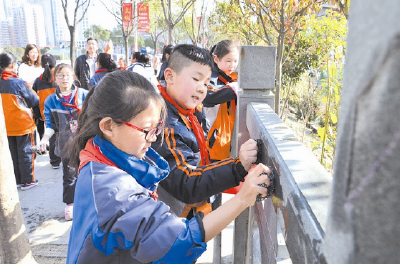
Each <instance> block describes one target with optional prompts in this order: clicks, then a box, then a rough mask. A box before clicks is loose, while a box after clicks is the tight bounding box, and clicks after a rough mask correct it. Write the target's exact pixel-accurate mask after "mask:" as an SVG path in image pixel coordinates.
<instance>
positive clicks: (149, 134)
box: [118, 120, 164, 141]
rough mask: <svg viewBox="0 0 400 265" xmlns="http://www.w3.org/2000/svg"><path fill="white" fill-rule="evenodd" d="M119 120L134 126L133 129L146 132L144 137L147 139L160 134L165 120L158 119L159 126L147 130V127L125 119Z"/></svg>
mask: <svg viewBox="0 0 400 265" xmlns="http://www.w3.org/2000/svg"><path fill="white" fill-rule="evenodd" d="M118 121H119V122H120V123H123V124H125V125H127V126H129V127H131V128H133V129H135V130H138V131H139V132H143V133H144V134H145V136H144V139H145V140H146V141H149V140H150V139H151V138H153V136H154V135H155V136H158V135H159V134H160V133H161V132H162V131H163V128H164V122H163V121H162V120H159V121H158V124H157V126H156V127H155V128H151V129H149V130H145V129H142V128H139V127H136V126H135V125H133V124H130V123H128V122H125V121H122V120H118Z"/></svg>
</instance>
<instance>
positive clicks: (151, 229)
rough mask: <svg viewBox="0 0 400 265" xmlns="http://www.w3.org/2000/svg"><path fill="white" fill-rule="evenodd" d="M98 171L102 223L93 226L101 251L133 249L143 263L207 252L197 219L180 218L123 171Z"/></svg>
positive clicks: (172, 260)
mask: <svg viewBox="0 0 400 265" xmlns="http://www.w3.org/2000/svg"><path fill="white" fill-rule="evenodd" d="M96 164H97V163H92V165H93V167H96V166H97V165H99V164H97V165H96ZM101 166H102V165H100V167H101ZM98 169H101V168H98ZM95 172H100V174H97V175H94V176H93V194H94V195H95V198H94V201H95V204H96V209H97V219H98V225H97V226H94V227H93V230H92V240H93V244H94V245H95V246H96V248H97V249H98V250H100V251H101V252H103V253H104V254H106V255H110V254H112V253H114V252H115V249H116V248H120V249H130V253H131V256H132V257H133V258H134V259H137V260H138V261H140V262H143V263H148V262H154V261H156V260H163V261H162V262H166V261H167V260H170V261H168V263H175V262H178V261H179V260H181V261H182V262H186V261H187V262H189V263H190V262H192V261H194V260H195V259H197V258H198V256H200V255H201V253H203V252H204V251H205V249H206V244H205V243H204V242H203V238H202V237H203V236H202V230H201V225H199V223H198V221H197V219H196V218H193V220H191V221H188V220H186V219H184V218H178V217H176V216H175V215H174V214H172V213H170V212H169V207H168V206H166V205H165V204H164V203H163V202H156V201H154V200H153V199H152V198H150V196H149V195H148V193H147V190H146V189H145V188H143V187H142V186H141V185H139V184H138V183H137V182H136V181H135V180H134V179H133V178H132V176H130V175H128V174H126V173H125V172H123V171H122V170H119V169H116V168H112V167H107V168H105V169H103V170H102V171H100V170H95ZM166 255H167V256H166ZM171 255H172V257H171ZM163 258H164V259H163ZM190 259H191V260H190Z"/></svg>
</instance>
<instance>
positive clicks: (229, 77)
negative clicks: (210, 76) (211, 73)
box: [218, 70, 238, 85]
mask: <svg viewBox="0 0 400 265" xmlns="http://www.w3.org/2000/svg"><path fill="white" fill-rule="evenodd" d="M218 79H219V80H220V81H222V82H223V83H224V84H225V85H226V84H228V83H231V82H236V81H237V80H238V76H237V74H236V73H235V72H232V73H231V74H227V73H224V72H222V71H221V70H220V71H219V76H218Z"/></svg>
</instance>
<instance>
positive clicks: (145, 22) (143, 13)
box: [137, 3, 150, 32]
mask: <svg viewBox="0 0 400 265" xmlns="http://www.w3.org/2000/svg"><path fill="white" fill-rule="evenodd" d="M137 16H138V31H139V32H149V31H150V17H149V5H148V4H147V3H138V4H137Z"/></svg>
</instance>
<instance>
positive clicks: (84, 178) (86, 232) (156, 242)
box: [67, 71, 269, 264]
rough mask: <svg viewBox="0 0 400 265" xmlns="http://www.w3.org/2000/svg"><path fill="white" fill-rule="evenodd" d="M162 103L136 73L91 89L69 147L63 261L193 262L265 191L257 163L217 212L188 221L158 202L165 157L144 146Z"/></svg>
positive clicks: (152, 136)
mask: <svg viewBox="0 0 400 265" xmlns="http://www.w3.org/2000/svg"><path fill="white" fill-rule="evenodd" d="M165 115H166V106H165V102H164V100H163V98H162V97H161V95H160V94H159V93H158V92H157V91H156V90H155V89H154V88H153V86H152V85H151V83H150V82H149V81H148V80H146V78H144V77H142V76H141V75H139V74H137V73H132V72H130V71H115V72H112V73H110V74H108V75H106V76H105V77H104V78H103V79H102V81H101V82H100V83H99V84H98V85H97V86H96V90H93V89H92V90H91V91H90V92H89V94H88V97H87V99H86V102H85V106H84V108H83V110H82V114H81V116H80V117H79V123H78V124H79V126H78V131H77V134H76V137H75V139H74V144H73V146H72V150H71V162H72V164H73V167H75V168H76V169H78V171H79V174H78V180H77V184H76V190H75V198H76V200H75V206H74V207H75V208H74V211H75V212H74V222H73V223H72V228H71V234H70V241H69V244H68V257H67V263H151V262H155V263H187V264H189V263H193V262H194V261H196V260H197V258H198V257H199V256H200V255H201V254H202V253H203V252H204V251H205V250H206V242H207V241H209V240H210V239H212V238H213V237H214V236H215V235H217V234H218V233H219V232H220V231H221V230H222V229H223V228H224V227H225V226H227V225H228V224H229V223H230V222H231V221H232V220H233V219H234V218H235V217H236V216H237V215H239V214H240V212H241V211H243V210H244V209H245V208H247V207H248V206H251V205H253V204H254V202H255V199H256V196H257V194H259V193H262V194H264V195H265V194H266V192H267V189H265V188H262V187H260V186H258V185H257V184H259V183H268V178H267V177H266V175H261V176H259V175H260V174H261V173H262V172H265V173H269V169H268V168H267V167H265V166H263V165H261V164H259V165H258V166H257V167H256V168H255V169H254V170H253V171H252V172H251V173H249V175H248V176H247V178H246V182H245V183H244V186H243V188H242V189H241V190H240V192H239V193H238V194H237V195H236V196H235V197H233V198H232V199H231V200H229V201H228V202H226V203H225V204H224V205H223V206H221V207H220V208H218V209H217V210H216V211H214V212H212V213H210V214H208V215H207V216H205V217H204V216H203V213H202V212H199V213H197V214H196V216H195V217H193V218H192V219H190V220H188V219H186V218H179V217H176V216H175V215H174V214H173V213H171V212H170V210H169V207H168V206H167V205H166V204H164V203H163V202H160V201H158V200H157V193H156V188H157V185H158V183H159V182H160V181H161V180H163V179H164V178H166V177H167V176H168V173H169V166H168V163H167V162H166V161H165V160H164V159H163V158H162V157H161V156H160V155H159V154H158V153H157V152H155V151H154V150H153V149H152V148H151V147H150V146H151V143H153V142H154V141H156V139H157V135H158V134H160V133H161V132H162V131H163V122H162V121H163V120H164V119H165Z"/></svg>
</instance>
